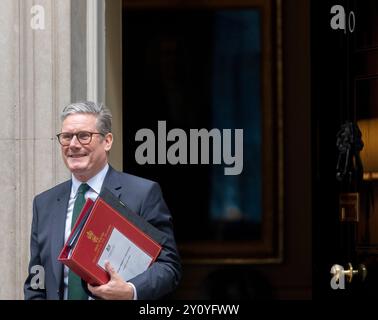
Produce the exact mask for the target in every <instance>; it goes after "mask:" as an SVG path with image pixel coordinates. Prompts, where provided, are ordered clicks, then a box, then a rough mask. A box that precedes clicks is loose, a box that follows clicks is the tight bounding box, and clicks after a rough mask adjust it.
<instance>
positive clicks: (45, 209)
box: [24, 102, 181, 300]
mask: <svg viewBox="0 0 378 320" xmlns="http://www.w3.org/2000/svg"><path fill="white" fill-rule="evenodd" d="M61 118H62V131H61V133H60V134H58V135H57V136H58V140H59V142H60V144H61V146H62V147H61V148H62V156H63V160H64V162H65V164H66V166H67V168H68V169H69V170H70V171H71V173H72V177H71V179H70V180H69V181H66V182H64V183H62V184H59V185H57V186H55V187H54V188H52V189H50V190H47V191H45V192H43V193H41V194H39V195H37V196H36V197H35V199H34V201H33V222H32V229H31V241H30V251H31V257H30V263H29V275H28V277H27V279H26V281H25V285H24V293H25V299H88V296H86V295H85V294H83V295H82V296H81V297H80V298H77V296H75V295H74V294H73V293H74V291H75V290H77V289H79V288H78V287H79V285H80V286H81V283H80V282H79V283H78V282H77V280H75V281H76V284H75V282H74V276H76V275H74V274H72V271H70V270H69V269H68V268H67V267H66V266H63V264H62V263H61V262H59V261H58V260H57V258H58V255H59V253H60V251H61V249H62V247H63V245H64V243H65V241H67V238H68V236H69V234H70V232H71V224H72V222H73V221H72V220H74V219H75V218H73V216H75V213H74V212H75V206H76V204H75V201H76V200H77V198H78V197H79V193H80V192H81V194H82V195H83V194H84V196H85V199H87V198H91V199H92V200H95V199H96V198H97V195H98V194H99V193H100V191H101V189H102V188H103V187H106V188H108V189H109V190H110V191H111V192H112V193H114V195H115V196H117V197H118V198H119V199H120V200H121V201H122V202H123V203H126V204H127V205H128V206H129V207H130V208H131V209H132V210H133V211H134V212H136V213H138V214H139V215H140V216H142V217H143V218H144V219H145V220H146V221H148V222H150V223H151V224H152V225H154V226H155V227H156V228H158V229H159V230H160V231H161V232H162V233H163V234H164V241H163V249H162V251H161V253H160V255H159V257H158V258H157V260H156V261H155V262H154V263H153V264H152V265H151V266H150V267H149V268H148V269H147V270H146V271H144V272H143V273H141V274H139V275H137V276H136V277H134V278H133V279H130V280H129V281H127V282H126V281H124V280H123V279H122V278H121V277H120V275H118V274H117V273H116V272H115V270H114V269H113V267H112V266H111V265H110V264H109V263H107V264H106V265H105V268H106V270H107V272H108V273H109V275H110V280H109V282H108V283H107V284H105V285H101V286H97V287H94V286H91V285H88V290H89V291H90V292H91V293H92V294H93V295H94V296H95V297H98V298H101V299H127V300H132V299H134V300H135V299H159V298H162V297H164V296H166V295H167V294H169V293H171V292H172V291H173V290H174V289H175V288H176V287H177V285H178V282H179V280H180V278H181V264H180V259H179V255H178V252H177V248H176V243H175V240H174V235H173V227H172V221H171V220H172V218H171V215H170V213H169V210H168V208H167V206H166V204H165V202H164V200H163V197H162V193H161V190H160V187H159V185H158V184H157V183H156V182H153V181H149V180H146V179H142V178H139V177H136V176H132V175H129V174H126V173H121V172H118V171H116V170H114V169H113V168H112V167H111V166H110V165H109V164H108V154H109V151H110V149H111V146H112V142H113V135H112V133H111V120H112V119H111V114H110V111H109V110H108V109H107V108H106V107H105V106H103V105H98V104H96V103H93V102H79V103H73V104H70V105H68V106H66V107H65V108H64V110H63V112H62V115H61ZM83 187H84V188H83ZM80 190H82V191H80ZM35 266H38V267H42V268H43V269H42V270H43V273H42V274H44V278H43V279H42V280H41V279H39V281H38V283H37V284H36V283H35V281H34V282H33V277H35V276H36V273H35ZM38 276H40V274H38ZM76 277H77V276H76Z"/></svg>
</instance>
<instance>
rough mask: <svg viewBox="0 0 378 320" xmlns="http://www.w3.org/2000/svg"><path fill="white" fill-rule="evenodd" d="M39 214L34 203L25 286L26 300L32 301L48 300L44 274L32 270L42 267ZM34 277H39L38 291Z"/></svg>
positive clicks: (37, 282) (34, 202)
mask: <svg viewBox="0 0 378 320" xmlns="http://www.w3.org/2000/svg"><path fill="white" fill-rule="evenodd" d="M37 235H38V213H37V205H36V200H35V199H34V201H33V220H32V228H31V236H30V262H29V268H28V270H29V275H28V277H27V279H26V281H25V284H24V296H25V299H26V300H30V299H46V290H45V286H44V280H45V278H44V274H41V273H40V272H39V271H38V272H33V270H32V268H33V267H35V266H41V265H42V263H41V259H40V255H39V246H38V240H37V239H38V236H37ZM33 277H37V278H38V281H36V283H35V284H36V285H37V286H38V287H39V288H37V289H33V288H32V282H35V280H34V281H33Z"/></svg>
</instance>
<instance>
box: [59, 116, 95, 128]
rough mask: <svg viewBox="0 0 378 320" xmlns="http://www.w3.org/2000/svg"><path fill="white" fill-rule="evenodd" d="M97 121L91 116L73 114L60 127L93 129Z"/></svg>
mask: <svg viewBox="0 0 378 320" xmlns="http://www.w3.org/2000/svg"><path fill="white" fill-rule="evenodd" d="M96 122H97V119H96V117H95V116H94V115H93V114H88V113H75V114H70V115H69V116H67V118H66V119H64V121H63V123H62V127H63V128H64V127H95V126H96Z"/></svg>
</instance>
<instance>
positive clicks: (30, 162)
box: [0, 0, 71, 299]
mask: <svg viewBox="0 0 378 320" xmlns="http://www.w3.org/2000/svg"><path fill="white" fill-rule="evenodd" d="M1 9H2V13H1V15H0V47H1V48H2V49H1V50H0V61H1V62H2V68H1V70H2V72H1V77H0V108H1V115H2V125H1V126H0V160H1V161H0V177H1V181H2V186H1V189H0V190H1V192H0V202H1V204H2V205H1V206H0V219H1V225H0V234H1V235H2V241H0V283H1V286H0V299H23V282H24V280H25V277H26V274H27V267H28V260H29V237H30V225H31V219H32V199H33V197H34V196H35V195H36V194H38V193H39V192H41V191H43V190H46V189H48V188H50V187H52V186H54V185H55V184H57V183H58V182H61V181H63V180H65V179H67V178H68V177H69V174H68V171H67V170H66V169H65V167H64V164H63V163H62V161H61V156H60V148H59V145H58V143H57V141H56V140H55V134H56V133H57V132H59V130H60V122H59V119H58V115H59V112H60V110H61V108H62V107H63V106H64V105H65V104H67V103H69V102H70V101H71V86H70V83H71V81H70V80H71V68H70V67H71V51H70V50H71V47H70V42H71V39H70V36H71V30H70V16H71V0H64V1H55V0H39V1H38V6H37V5H36V1H33V0H2V1H1ZM33 28H34V29H33Z"/></svg>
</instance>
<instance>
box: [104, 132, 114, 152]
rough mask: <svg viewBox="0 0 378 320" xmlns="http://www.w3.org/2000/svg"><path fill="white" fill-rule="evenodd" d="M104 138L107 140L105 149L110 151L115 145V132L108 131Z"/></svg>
mask: <svg viewBox="0 0 378 320" xmlns="http://www.w3.org/2000/svg"><path fill="white" fill-rule="evenodd" d="M104 140H105V151H106V152H109V151H110V149H111V148H112V145H113V134H111V133H107V134H106V135H105V138H104Z"/></svg>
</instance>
